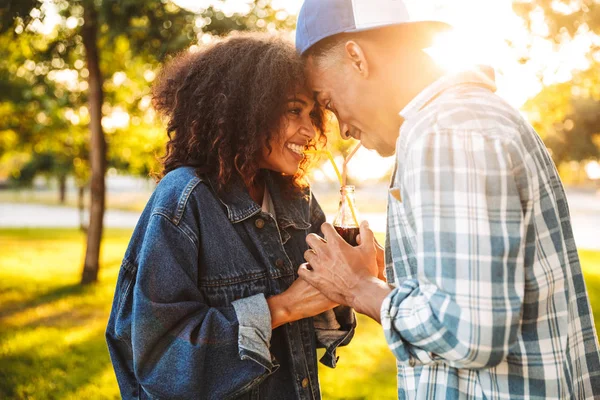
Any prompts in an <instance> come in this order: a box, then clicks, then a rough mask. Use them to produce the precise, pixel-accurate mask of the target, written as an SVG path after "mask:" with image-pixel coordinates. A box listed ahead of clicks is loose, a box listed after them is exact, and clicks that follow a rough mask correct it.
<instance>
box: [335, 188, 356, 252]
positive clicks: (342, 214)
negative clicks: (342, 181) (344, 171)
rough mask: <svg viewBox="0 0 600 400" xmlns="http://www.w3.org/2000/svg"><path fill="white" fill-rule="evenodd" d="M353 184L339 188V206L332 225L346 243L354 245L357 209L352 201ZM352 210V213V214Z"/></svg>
mask: <svg viewBox="0 0 600 400" xmlns="http://www.w3.org/2000/svg"><path fill="white" fill-rule="evenodd" d="M354 189H355V188H354V186H352V185H346V186H342V188H341V189H340V194H341V197H340V208H339V209H338V212H337V214H336V216H335V219H334V220H333V227H334V228H335V230H336V231H337V233H338V234H339V235H340V236H341V237H342V238H344V240H345V241H346V242H348V244H350V245H352V246H356V245H357V244H358V243H356V236H358V232H359V228H358V224H357V221H358V220H359V219H358V210H357V209H356V203H355V201H354ZM353 211H354V214H353Z"/></svg>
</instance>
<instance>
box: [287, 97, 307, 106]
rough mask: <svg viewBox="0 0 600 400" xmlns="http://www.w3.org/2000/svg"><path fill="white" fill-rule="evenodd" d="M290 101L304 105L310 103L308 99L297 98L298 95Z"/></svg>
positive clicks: (289, 101)
mask: <svg viewBox="0 0 600 400" xmlns="http://www.w3.org/2000/svg"><path fill="white" fill-rule="evenodd" d="M288 103H301V104H302V105H304V106H307V105H308V103H307V102H306V101H304V100H302V99H298V98H296V97H294V98H293V99H289V100H288Z"/></svg>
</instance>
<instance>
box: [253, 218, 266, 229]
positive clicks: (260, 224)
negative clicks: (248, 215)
mask: <svg viewBox="0 0 600 400" xmlns="http://www.w3.org/2000/svg"><path fill="white" fill-rule="evenodd" d="M254 225H255V226H256V227H257V228H258V229H262V228H263V227H264V226H265V220H264V219H262V218H258V219H257V220H256V221H254Z"/></svg>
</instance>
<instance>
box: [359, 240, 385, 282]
mask: <svg viewBox="0 0 600 400" xmlns="http://www.w3.org/2000/svg"><path fill="white" fill-rule="evenodd" d="M356 242H357V243H358V244H359V245H360V244H361V243H362V239H361V238H360V235H358V236H357V237H356ZM373 242H374V243H375V251H376V252H377V267H378V268H379V272H378V273H377V278H378V279H380V280H382V281H384V282H387V278H386V276H385V249H384V248H383V246H382V245H380V244H379V242H378V241H377V239H376V238H375V236H373Z"/></svg>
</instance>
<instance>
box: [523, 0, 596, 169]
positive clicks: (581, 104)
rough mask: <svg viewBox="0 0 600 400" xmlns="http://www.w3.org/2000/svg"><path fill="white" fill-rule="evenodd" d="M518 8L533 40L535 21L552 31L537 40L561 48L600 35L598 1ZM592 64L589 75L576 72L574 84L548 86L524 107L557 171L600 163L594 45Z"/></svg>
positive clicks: (542, 1)
mask: <svg viewBox="0 0 600 400" xmlns="http://www.w3.org/2000/svg"><path fill="white" fill-rule="evenodd" d="M513 8H514V10H515V12H516V13H517V14H518V15H520V16H521V17H522V18H523V19H524V20H525V22H526V26H527V27H528V28H529V30H530V31H531V32H532V35H533V34H534V33H533V32H534V29H533V21H534V19H535V18H536V15H540V14H541V15H543V19H544V21H545V23H546V25H547V28H548V29H547V31H546V32H542V33H541V34H540V33H537V35H541V36H542V37H543V38H544V39H546V40H549V41H551V42H553V43H554V45H555V46H556V47H557V48H560V47H561V46H564V45H566V44H567V43H569V42H570V41H571V40H574V38H576V37H577V36H579V35H588V34H590V33H593V34H596V35H598V34H600V3H598V2H596V1H593V0H577V1H571V2H560V1H559V2H556V1H550V0H533V1H527V2H524V1H517V2H515V3H514V6H513ZM587 58H588V60H589V68H588V69H586V70H584V71H573V77H572V80H571V81H569V82H564V83H558V84H554V85H549V86H545V87H544V88H543V89H542V91H541V92H540V93H539V94H538V95H537V96H536V97H534V98H533V99H531V100H529V101H528V102H527V103H526V104H525V106H524V110H525V111H526V112H527V113H528V114H529V117H530V120H531V122H532V124H533V125H534V127H535V128H536V130H537V131H538V132H540V135H541V136H542V138H543V139H544V141H545V143H546V145H547V146H548V148H549V149H550V151H551V153H552V157H553V159H554V161H555V162H556V164H557V165H560V164H561V163H564V162H569V161H585V160H589V159H598V158H600V118H599V115H600V75H598V72H597V71H598V69H599V67H600V47H599V46H598V45H592V46H591V47H590V50H589V52H588V54H587ZM524 62H527V59H525V60H524Z"/></svg>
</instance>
